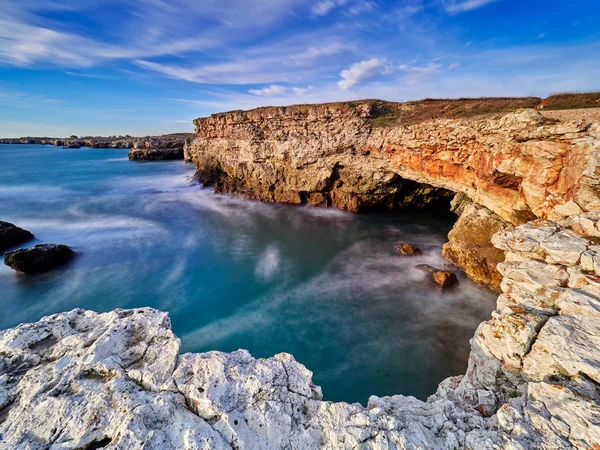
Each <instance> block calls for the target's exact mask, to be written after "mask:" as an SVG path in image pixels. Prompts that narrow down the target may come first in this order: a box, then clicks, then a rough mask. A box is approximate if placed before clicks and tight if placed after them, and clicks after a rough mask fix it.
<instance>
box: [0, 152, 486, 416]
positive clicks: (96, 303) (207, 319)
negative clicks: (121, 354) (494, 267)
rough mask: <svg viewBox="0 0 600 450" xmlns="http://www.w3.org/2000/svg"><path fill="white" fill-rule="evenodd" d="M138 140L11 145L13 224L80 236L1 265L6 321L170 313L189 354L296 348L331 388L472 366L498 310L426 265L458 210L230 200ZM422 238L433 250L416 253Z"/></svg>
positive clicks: (429, 387) (378, 388) (414, 380)
mask: <svg viewBox="0 0 600 450" xmlns="http://www.w3.org/2000/svg"><path fill="white" fill-rule="evenodd" d="M126 154H127V151H126V150H98V149H95V150H91V149H82V150H66V149H57V148H54V147H42V146H32V145H30V146H16V145H13V146H0V160H1V161H2V165H3V168H4V170H2V172H0V205H1V206H2V207H1V215H2V216H1V217H0V220H5V221H9V222H13V223H15V224H17V225H19V226H21V227H23V228H26V229H28V230H30V231H32V232H33V233H34V234H35V235H36V237H37V238H38V239H39V240H40V241H43V242H52V243H63V244H68V245H71V246H73V247H74V248H75V249H76V250H78V251H79V252H80V256H79V257H78V258H77V259H76V261H75V262H74V263H73V264H72V265H70V266H69V267H67V268H65V269H62V270H59V271H56V272H53V273H49V274H44V275H39V276H35V277H20V276H17V275H15V274H14V273H13V272H12V271H11V270H10V269H8V268H7V267H5V266H2V267H1V268H0V302H1V305H0V306H1V307H2V310H3V312H4V314H2V315H0V328H2V329H3V328H7V327H12V326H14V325H16V324H18V323H20V322H27V321H35V320H38V319H39V318H40V317H41V316H43V315H47V314H51V313H55V312H61V311H66V310H70V309H73V308H76V307H82V308H88V309H93V310H96V311H108V310H111V309H114V308H117V307H121V308H131V307H138V306H152V307H155V308H158V309H162V310H166V311H168V312H169V313H170V316H171V319H172V322H173V328H174V331H175V332H176V333H177V335H178V336H179V337H181V339H182V343H183V349H184V351H208V350H223V351H232V350H236V349H238V348H246V349H248V350H250V352H251V353H252V354H253V355H254V356H256V357H268V356H272V355H274V354H276V353H279V352H289V353H292V354H293V355H294V356H295V357H296V359H297V360H298V361H300V362H302V363H303V364H305V365H306V366H307V367H308V368H309V369H310V370H312V371H313V372H314V373H315V375H314V382H315V383H316V384H319V385H321V386H322V387H323V393H324V397H325V399H327V400H345V401H352V402H353V401H360V402H362V403H363V404H364V403H366V400H367V398H368V396H369V395H371V394H375V395H380V396H381V395H391V394H405V395H414V396H417V397H419V398H421V399H425V398H426V397H427V396H428V395H429V394H431V393H433V392H434V391H435V388H436V386H437V384H438V383H439V382H440V381H441V380H442V379H444V378H445V377H447V376H451V375H456V374H459V373H462V372H463V371H464V369H465V367H466V363H467V357H468V350H469V345H468V341H469V339H470V338H471V336H472V334H473V332H474V330H475V328H476V326H477V324H478V323H479V322H481V321H482V320H484V319H486V318H487V317H488V316H489V313H490V311H491V310H492V309H493V306H494V296H493V294H491V293H490V292H488V291H486V290H484V289H482V288H480V287H478V286H476V285H473V284H472V283H470V282H469V281H468V280H466V279H465V278H464V277H463V278H461V279H460V286H459V287H458V288H457V289H454V290H452V291H449V292H444V293H442V292H441V291H440V290H439V289H437V288H435V287H433V286H431V285H429V284H427V283H426V282H425V276H426V275H425V274H424V273H423V272H421V271H419V270H417V269H415V268H414V266H415V265H416V264H419V263H426V264H431V265H437V266H441V265H443V264H444V262H443V260H442V259H441V258H440V256H439V253H440V248H441V245H442V243H443V242H444V240H445V235H446V234H447V232H448V230H449V229H450V227H451V224H452V217H449V216H447V215H446V214H443V213H436V214H429V215H425V214H412V215H411V214H402V215H356V214H352V213H345V212H341V211H336V210H327V209H317V208H308V207H291V206H283V205H267V204H262V203H259V202H251V201H245V200H242V199H238V198H232V197H227V196H218V195H215V194H213V193H212V192H210V190H207V189H202V188H201V187H199V186H197V185H194V184H193V183H191V182H190V180H189V176H190V175H191V174H192V173H193V167H191V166H189V165H185V164H184V163H182V162H179V161H173V162H160V163H133V162H129V161H128V160H127V158H126ZM398 241H408V242H411V243H413V244H416V245H417V246H418V247H420V248H421V249H422V250H423V255H420V256H417V257H413V258H402V257H399V256H397V255H396V254H395V251H394V247H393V244H394V243H395V242H398Z"/></svg>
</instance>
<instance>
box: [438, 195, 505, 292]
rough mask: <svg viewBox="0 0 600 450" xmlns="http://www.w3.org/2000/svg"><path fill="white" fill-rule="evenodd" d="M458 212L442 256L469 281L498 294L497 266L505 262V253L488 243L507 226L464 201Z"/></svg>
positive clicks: (478, 206) (488, 212)
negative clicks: (456, 267)
mask: <svg viewBox="0 0 600 450" xmlns="http://www.w3.org/2000/svg"><path fill="white" fill-rule="evenodd" d="M460 212H461V213H460V216H459V218H458V220H457V222H456V224H455V225H454V227H453V228H452V230H451V231H450V233H448V242H447V243H446V244H444V246H443V248H442V256H443V257H444V258H446V259H448V260H450V261H452V262H453V263H455V264H457V265H458V266H460V267H461V268H462V269H463V270H464V271H465V273H466V274H467V275H468V277H469V278H471V279H472V280H474V281H476V282H478V283H480V284H483V285H484V286H488V287H489V288H491V289H493V290H495V291H497V292H499V291H500V282H501V281H502V275H501V274H500V272H498V269H497V265H498V264H499V263H501V262H503V261H504V252H503V251H502V250H500V249H498V248H496V247H494V245H493V244H492V242H491V240H492V236H493V235H494V234H495V233H497V232H498V231H500V230H502V229H504V228H506V227H507V226H508V225H509V224H507V223H506V222H505V221H504V220H502V219H501V218H500V217H499V216H498V215H496V214H494V213H493V212H491V211H490V210H489V209H487V208H485V207H483V206H480V205H477V204H475V203H473V202H470V201H468V200H464V199H463V200H462V202H461V204H460Z"/></svg>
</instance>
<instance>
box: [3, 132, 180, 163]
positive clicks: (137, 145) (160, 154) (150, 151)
mask: <svg viewBox="0 0 600 450" xmlns="http://www.w3.org/2000/svg"><path fill="white" fill-rule="evenodd" d="M190 136H191V134H190V133H174V134H165V135H162V136H146V137H132V136H112V137H98V136H95V137H90V136H88V137H81V138H80V137H77V136H72V137H70V138H48V137H22V138H7V139H0V144H37V145H53V146H55V147H64V148H81V147H89V148H123V149H125V148H128V149H130V152H129V159H131V160H136V161H139V160H166V159H183V146H184V144H185V142H186V140H187V139H188V138H189V137H190ZM144 150H146V151H144Z"/></svg>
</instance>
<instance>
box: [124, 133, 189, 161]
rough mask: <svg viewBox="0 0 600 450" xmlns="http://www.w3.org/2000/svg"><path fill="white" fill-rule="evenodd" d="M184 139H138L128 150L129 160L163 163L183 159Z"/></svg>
mask: <svg viewBox="0 0 600 450" xmlns="http://www.w3.org/2000/svg"><path fill="white" fill-rule="evenodd" d="M184 143H185V138H183V137H180V138H179V139H170V140H165V139H162V140H159V139H148V140H146V139H140V140H138V141H136V142H135V143H134V144H133V147H132V148H131V150H129V159H130V160H132V161H143V160H146V161H163V160H169V159H183V145H184Z"/></svg>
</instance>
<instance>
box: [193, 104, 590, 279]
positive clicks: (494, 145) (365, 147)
mask: <svg viewBox="0 0 600 450" xmlns="http://www.w3.org/2000/svg"><path fill="white" fill-rule="evenodd" d="M467 102H468V101H467ZM489 102H492V101H491V100H490V101H489ZM485 103H486V101H482V102H481V103H480V104H478V105H475V104H473V105H471V106H470V108H472V109H470V111H471V112H476V109H477V108H478V107H480V106H482V105H483V106H484V107H485ZM436 105H437V106H436ZM461 105H462V104H461V101H458V100H457V101H442V100H440V101H430V102H409V103H392V102H382V101H376V100H373V101H370V100H364V101H356V102H340V103H328V104H321V105H293V106H288V107H265V108H257V109H254V110H250V111H232V112H229V113H220V114H213V115H212V116H210V117H206V118H199V119H196V120H195V121H194V124H195V126H196V134H195V135H194V136H193V139H191V140H190V141H189V142H188V143H187V144H186V146H185V158H186V159H187V160H189V161H192V162H194V164H195V165H196V167H197V169H198V172H199V173H211V174H216V179H215V180H214V187H215V190H216V191H217V192H224V193H233V194H238V195H242V196H245V197H249V198H256V199H261V200H265V201H277V202H286V203H298V204H300V203H309V202H310V199H311V198H313V197H315V198H319V201H318V202H317V204H320V205H327V206H335V207H338V208H342V209H349V210H353V211H358V210H365V209H372V208H387V207H390V206H394V207H395V206H398V205H402V204H403V200H402V199H399V198H398V196H399V195H400V196H401V197H402V198H407V199H411V198H412V199H414V201H413V202H412V203H413V204H420V203H423V202H422V201H421V200H419V199H417V198H415V196H414V194H411V193H407V194H406V195H405V194H403V193H402V189H403V186H405V185H407V184H410V183H416V184H417V185H421V186H424V185H425V186H430V187H432V188H437V189H439V188H443V189H445V190H446V191H445V192H446V194H447V193H448V191H452V192H454V193H464V194H466V195H467V196H468V197H469V198H470V199H472V201H473V202H475V203H477V204H478V205H481V206H484V207H485V208H487V209H488V210H490V211H491V212H492V213H494V214H495V215H496V216H498V217H500V218H501V219H502V220H503V221H504V222H507V223H510V224H513V225H519V224H522V223H524V222H527V221H529V220H532V219H535V218H548V217H549V216H552V215H554V214H556V211H561V212H562V213H568V214H570V215H571V214H573V213H576V212H577V211H578V210H577V208H576V207H575V205H578V207H580V208H581V209H585V211H594V210H596V209H600V199H598V196H597V195H596V193H595V189H596V186H597V184H598V183H599V182H600V180H599V178H598V173H599V172H600V171H596V168H597V167H598V165H599V164H600V157H596V156H595V155H596V152H597V150H598V148H600V121H598V120H596V119H592V120H591V121H590V122H588V123H587V124H586V126H584V127H582V126H581V123H580V122H579V118H577V119H574V118H572V117H571V116H569V115H565V118H564V120H557V119H560V117H561V113H560V112H558V113H555V114H553V116H552V119H550V118H548V117H546V115H547V114H549V113H546V112H545V111H544V112H543V113H541V112H539V111H536V110H534V109H522V110H514V109H513V110H512V111H511V110H510V109H503V110H500V111H498V113H497V114H487V115H479V116H478V115H476V114H475V115H472V114H470V115H469V117H468V118H464V117H460V115H459V116H455V117H452V113H449V114H446V113H444V114H443V117H442V115H441V114H440V113H439V111H440V110H443V111H445V112H446V111H452V109H453V108H455V107H456V108H460V107H461ZM488 107H490V108H491V105H488ZM495 107H497V105H495ZM435 108H439V109H435ZM383 111H385V112H386V113H385V114H383V113H382V112H383ZM490 111H491V110H490V109H489V108H488V109H487V110H486V112H490ZM382 114H383V115H382ZM386 114H387V115H386ZM585 115H586V113H585V112H580V113H579V116H580V117H583V116H585ZM382 117H389V118H392V119H394V120H390V121H388V122H385V123H380V121H379V119H381V118H382ZM592 117H593V116H592ZM588 125H589V126H588ZM567 155H569V157H567ZM413 188H414V186H411V188H410V189H413ZM426 191H427V189H423V188H420V187H417V188H416V189H413V192H414V193H419V194H418V195H417V197H418V196H419V195H421V194H425V195H426ZM323 196H325V197H326V201H322V200H321V199H322V197H323ZM441 197H443V195H442V194H441V193H438V194H436V195H435V198H436V199H440V198H441ZM423 198H424V197H423ZM556 207H558V210H556V211H555V208H556ZM585 211H584V212H585ZM496 284H497V283H496Z"/></svg>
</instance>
